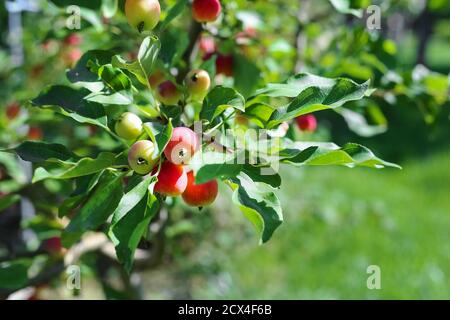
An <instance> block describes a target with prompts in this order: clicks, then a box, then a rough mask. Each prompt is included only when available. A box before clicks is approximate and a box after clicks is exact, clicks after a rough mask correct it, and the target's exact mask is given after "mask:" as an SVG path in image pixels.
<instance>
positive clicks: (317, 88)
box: [255, 73, 370, 128]
mask: <svg viewBox="0 0 450 320" xmlns="http://www.w3.org/2000/svg"><path fill="white" fill-rule="evenodd" d="M368 89H369V81H367V82H365V83H363V84H357V83H356V82H354V81H352V80H350V79H345V78H337V79H329V78H323V77H318V76H314V75H311V74H307V73H303V74H298V75H296V76H294V77H292V78H290V79H288V80H287V81H286V82H285V83H278V84H269V85H267V87H266V88H263V89H261V90H258V91H257V93H256V95H255V97H257V96H261V95H262V96H269V97H288V98H292V97H295V98H294V99H293V100H292V101H291V102H290V103H289V104H287V105H285V106H282V107H279V108H277V109H275V110H274V112H273V113H272V114H271V116H270V118H269V120H268V123H267V127H268V128H273V127H275V126H277V125H278V124H280V123H282V122H284V121H288V120H290V119H293V118H296V117H298V116H301V115H304V114H308V113H311V112H314V111H319V110H325V109H334V108H337V107H340V106H342V105H343V104H344V103H346V102H348V101H353V100H359V99H361V98H363V97H364V96H365V95H367V94H368V93H369V92H370V90H368ZM267 111H268V110H267ZM260 113H261V112H260V111H259V112H258V113H257V114H260Z"/></svg>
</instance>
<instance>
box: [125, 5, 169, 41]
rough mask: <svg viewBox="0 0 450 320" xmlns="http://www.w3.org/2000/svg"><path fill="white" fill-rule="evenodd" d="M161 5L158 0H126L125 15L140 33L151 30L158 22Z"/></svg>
mask: <svg viewBox="0 0 450 320" xmlns="http://www.w3.org/2000/svg"><path fill="white" fill-rule="evenodd" d="M160 15H161V6H160V4H159V1H158V0H126V2H125V16H126V17H127V20H128V23H129V24H130V26H132V27H133V28H135V29H137V30H138V31H139V32H140V33H141V32H144V31H151V30H153V29H154V28H155V27H156V25H157V24H158V22H159V19H160Z"/></svg>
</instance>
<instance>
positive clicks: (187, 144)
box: [164, 127, 200, 165]
mask: <svg viewBox="0 0 450 320" xmlns="http://www.w3.org/2000/svg"><path fill="white" fill-rule="evenodd" d="M199 148H200V143H199V141H198V137H197V135H196V133H195V132H194V131H192V130H191V129H189V128H186V127H178V128H174V129H173V132H172V137H171V138H170V141H169V143H168V144H167V146H166V148H165V149H164V155H165V156H166V158H167V160H169V161H170V162H172V163H174V164H178V165H180V164H181V165H184V164H188V163H189V160H190V159H191V158H192V156H193V155H194V154H195V152H197V150H198V149H199Z"/></svg>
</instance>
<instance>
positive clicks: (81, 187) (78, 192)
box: [58, 171, 104, 217]
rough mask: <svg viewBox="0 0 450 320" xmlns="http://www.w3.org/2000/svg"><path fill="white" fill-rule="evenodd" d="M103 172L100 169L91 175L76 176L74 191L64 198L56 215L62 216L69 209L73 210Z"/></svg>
mask: <svg viewBox="0 0 450 320" xmlns="http://www.w3.org/2000/svg"><path fill="white" fill-rule="evenodd" d="M103 172H104V171H100V172H97V173H95V174H92V175H88V176H81V177H79V178H76V179H75V181H76V185H77V188H76V189H75V191H74V192H72V194H71V197H70V198H67V199H65V200H64V201H63V202H62V203H61V205H60V206H59V207H58V216H59V217H64V216H65V215H67V214H68V213H69V212H70V210H73V209H75V208H76V207H77V206H79V205H80V204H81V203H82V202H83V201H84V200H85V199H86V198H87V196H88V195H89V193H90V192H91V191H92V190H93V189H94V187H95V186H96V185H97V183H98V182H99V180H100V177H101V176H102V174H103Z"/></svg>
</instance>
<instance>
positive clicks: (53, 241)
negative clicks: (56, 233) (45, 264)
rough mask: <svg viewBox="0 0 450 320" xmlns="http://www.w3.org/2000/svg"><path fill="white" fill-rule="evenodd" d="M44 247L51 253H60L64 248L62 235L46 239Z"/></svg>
mask: <svg viewBox="0 0 450 320" xmlns="http://www.w3.org/2000/svg"><path fill="white" fill-rule="evenodd" d="M44 249H45V250H46V251H48V252H50V253H60V252H61V250H62V249H63V247H62V245H61V238H60V237H53V238H49V239H47V240H45V242H44Z"/></svg>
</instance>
